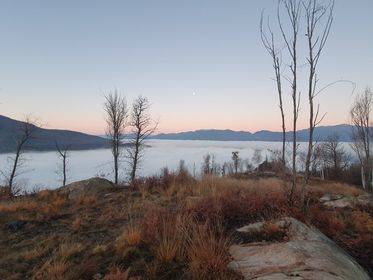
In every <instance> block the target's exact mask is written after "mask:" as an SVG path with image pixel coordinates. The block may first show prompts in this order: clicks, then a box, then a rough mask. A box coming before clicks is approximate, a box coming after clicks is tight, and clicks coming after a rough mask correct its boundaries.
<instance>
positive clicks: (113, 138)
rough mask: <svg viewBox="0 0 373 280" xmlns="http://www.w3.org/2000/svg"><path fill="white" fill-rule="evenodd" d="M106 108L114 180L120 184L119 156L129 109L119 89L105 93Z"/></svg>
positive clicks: (107, 133) (107, 132)
mask: <svg viewBox="0 0 373 280" xmlns="http://www.w3.org/2000/svg"><path fill="white" fill-rule="evenodd" d="M104 110H105V113H106V124H107V130H106V135H107V137H108V138H109V140H110V146H111V152H112V154H113V161H114V182H115V184H118V174H119V157H120V154H121V146H122V145H123V143H122V141H123V138H124V133H125V129H126V126H127V118H128V109H127V103H126V100H125V98H124V97H122V96H120V95H119V93H118V92H117V90H114V92H109V93H108V94H107V95H105V103H104Z"/></svg>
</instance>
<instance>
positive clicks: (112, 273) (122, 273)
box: [104, 266, 130, 280]
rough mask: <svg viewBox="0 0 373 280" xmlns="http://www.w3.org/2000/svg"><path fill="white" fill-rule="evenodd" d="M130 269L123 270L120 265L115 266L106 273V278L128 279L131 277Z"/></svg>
mask: <svg viewBox="0 0 373 280" xmlns="http://www.w3.org/2000/svg"><path fill="white" fill-rule="evenodd" d="M129 273H130V269H129V268H128V269H127V270H123V269H122V268H120V267H118V266H113V267H111V268H110V269H109V272H108V273H107V274H106V275H105V277H104V280H127V279H129Z"/></svg>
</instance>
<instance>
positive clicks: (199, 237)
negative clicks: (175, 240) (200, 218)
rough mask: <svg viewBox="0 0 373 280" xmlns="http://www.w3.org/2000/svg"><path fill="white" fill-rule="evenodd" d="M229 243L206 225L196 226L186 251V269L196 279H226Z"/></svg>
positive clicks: (224, 237) (227, 239)
mask: <svg viewBox="0 0 373 280" xmlns="http://www.w3.org/2000/svg"><path fill="white" fill-rule="evenodd" d="M230 244H231V241H230V240H229V238H227V237H226V236H224V235H223V234H222V233H220V234H219V233H215V232H214V231H213V230H212V229H210V228H208V227H207V226H206V225H204V226H197V227H196V228H195V232H193V234H192V236H191V238H190V241H189V246H188V249H187V258H188V269H189V271H190V272H191V274H192V275H193V276H194V277H195V278H196V279H197V278H199V279H226V278H225V277H227V275H229V271H228V268H227V266H228V263H229V261H230V256H229V246H230Z"/></svg>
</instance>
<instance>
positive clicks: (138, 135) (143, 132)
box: [127, 96, 158, 182]
mask: <svg viewBox="0 0 373 280" xmlns="http://www.w3.org/2000/svg"><path fill="white" fill-rule="evenodd" d="M157 125H158V124H157V122H154V121H153V120H152V118H151V116H150V102H149V100H148V99H147V98H146V97H143V96H139V97H138V98H137V99H136V100H135V101H134V102H133V104H132V112H131V126H132V128H133V130H132V133H133V137H132V138H131V140H130V143H129V147H128V148H127V158H128V160H129V164H130V180H131V182H133V181H134V180H135V178H136V173H137V170H138V169H139V164H140V160H141V158H142V156H143V151H144V147H145V141H146V140H147V139H148V138H149V136H150V135H152V134H153V133H154V132H155V130H156V129H157Z"/></svg>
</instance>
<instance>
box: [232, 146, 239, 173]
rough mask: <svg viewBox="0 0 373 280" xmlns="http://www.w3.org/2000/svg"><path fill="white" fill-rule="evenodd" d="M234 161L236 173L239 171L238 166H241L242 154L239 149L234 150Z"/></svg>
mask: <svg viewBox="0 0 373 280" xmlns="http://www.w3.org/2000/svg"><path fill="white" fill-rule="evenodd" d="M232 161H233V167H234V173H235V174H237V173H238V168H239V166H240V155H239V152H238V151H234V152H232Z"/></svg>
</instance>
